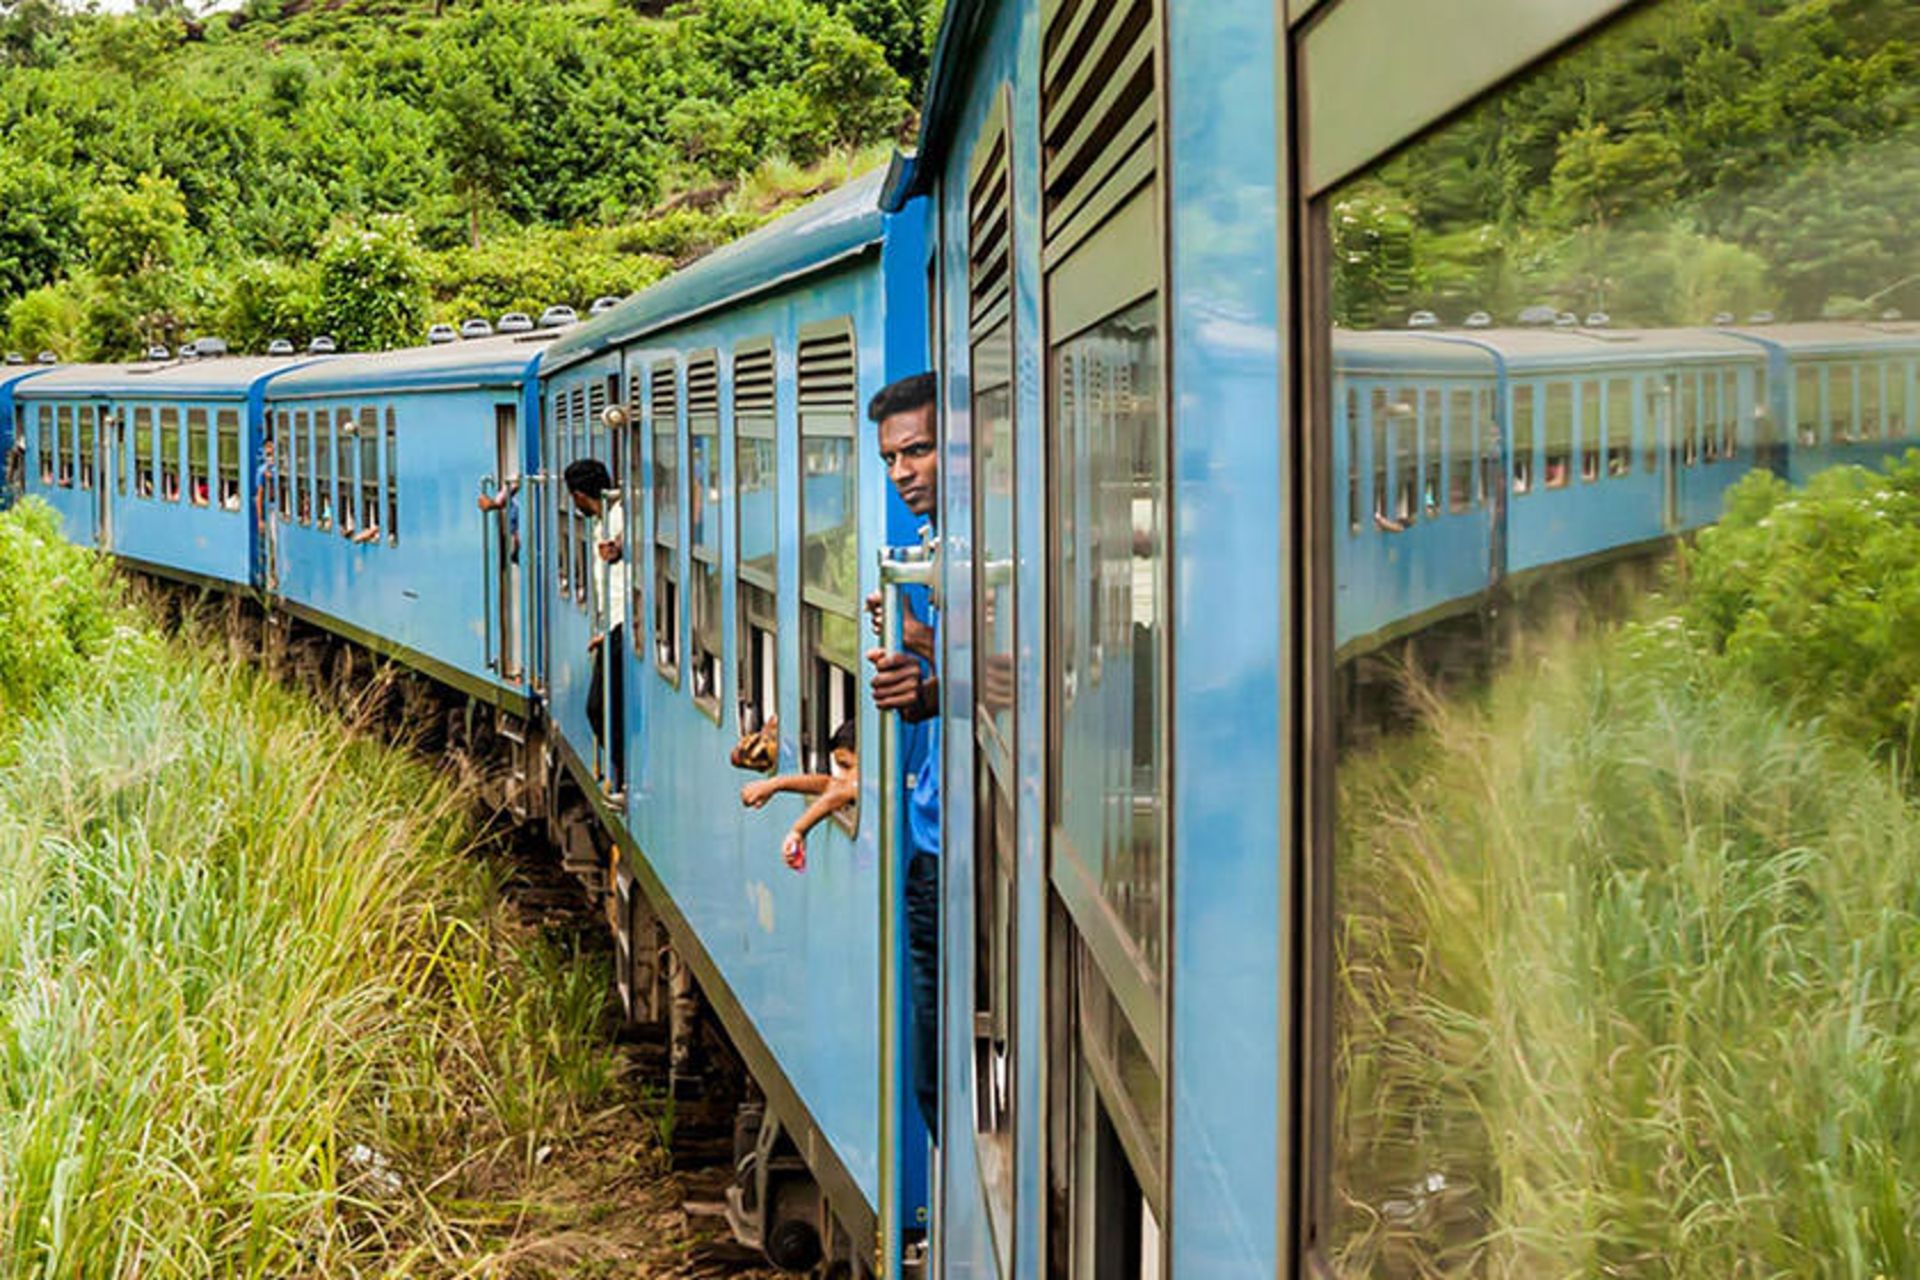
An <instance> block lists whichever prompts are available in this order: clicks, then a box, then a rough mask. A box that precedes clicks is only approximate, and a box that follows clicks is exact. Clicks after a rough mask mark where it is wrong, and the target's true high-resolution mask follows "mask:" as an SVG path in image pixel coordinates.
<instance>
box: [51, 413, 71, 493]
mask: <svg viewBox="0 0 1920 1280" xmlns="http://www.w3.org/2000/svg"><path fill="white" fill-rule="evenodd" d="M55 412H56V413H57V414H58V416H59V435H58V437H57V438H58V440H59V442H60V484H61V486H62V487H63V488H67V489H71V488H73V406H72V405H70V404H63V405H61V406H60V407H59V408H58V409H57V410H56V411H55Z"/></svg>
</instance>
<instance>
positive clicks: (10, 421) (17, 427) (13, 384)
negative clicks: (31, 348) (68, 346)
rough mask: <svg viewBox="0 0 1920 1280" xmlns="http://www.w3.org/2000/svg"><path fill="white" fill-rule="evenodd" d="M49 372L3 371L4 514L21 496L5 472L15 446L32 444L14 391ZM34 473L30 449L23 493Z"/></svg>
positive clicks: (0, 506)
mask: <svg viewBox="0 0 1920 1280" xmlns="http://www.w3.org/2000/svg"><path fill="white" fill-rule="evenodd" d="M46 372H48V370H47V369H46V368H30V369H22V368H17V367H16V368H6V369H0V511H5V510H6V509H7V508H8V507H9V506H11V505H13V501H14V499H15V497H16V496H18V495H17V494H16V493H15V492H14V489H13V486H12V484H11V483H10V477H9V476H8V475H7V473H6V470H5V467H6V464H7V462H8V461H9V460H10V459H11V458H12V457H13V446H14V443H15V441H19V442H21V443H22V444H23V445H27V444H28V443H29V442H28V441H27V431H26V424H25V423H24V422H23V421H21V420H20V417H19V415H18V414H17V413H16V412H15V404H14V391H15V388H17V387H18V386H19V385H20V384H21V383H22V382H24V381H26V380H27V379H28V378H32V377H35V376H36V375H38V374H42V373H46ZM32 469H33V451H32V449H31V448H28V450H27V453H26V455H25V456H24V457H23V458H22V459H21V461H20V475H19V482H20V492H21V493H24V492H25V491H26V486H27V484H28V482H29V478H30V475H31V473H32Z"/></svg>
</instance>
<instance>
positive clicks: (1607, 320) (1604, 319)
mask: <svg viewBox="0 0 1920 1280" xmlns="http://www.w3.org/2000/svg"><path fill="white" fill-rule="evenodd" d="M1612 323H1613V317H1612V316H1610V315H1608V314H1607V313H1606V312H1604V311H1589V312H1587V328H1589V329H1604V328H1606V327H1607V326H1608V325H1610V324H1612Z"/></svg>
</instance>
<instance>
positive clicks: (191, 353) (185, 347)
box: [180, 342, 200, 360]
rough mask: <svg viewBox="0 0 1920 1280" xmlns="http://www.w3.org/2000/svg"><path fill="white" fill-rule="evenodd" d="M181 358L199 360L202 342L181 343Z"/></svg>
mask: <svg viewBox="0 0 1920 1280" xmlns="http://www.w3.org/2000/svg"><path fill="white" fill-rule="evenodd" d="M180 358H181V359H182V360H198V359H199V358H200V344H199V343H197V342H183V343H181V344H180Z"/></svg>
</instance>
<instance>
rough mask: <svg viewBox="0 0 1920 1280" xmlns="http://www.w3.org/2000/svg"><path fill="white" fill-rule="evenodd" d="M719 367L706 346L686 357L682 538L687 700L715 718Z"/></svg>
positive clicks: (718, 649)
mask: <svg viewBox="0 0 1920 1280" xmlns="http://www.w3.org/2000/svg"><path fill="white" fill-rule="evenodd" d="M723 518H724V512H723V510H722V508H721V504H720V366H719V358H718V357H717V356H716V355H715V354H714V353H713V352H711V351H707V352H703V353H701V354H699V355H695V356H691V357H689V358H688V360H687V542H688V547H687V550H688V553H689V556H688V572H689V573H690V574H691V575H692V577H691V579H690V581H689V582H688V584H687V585H688V590H689V592H690V593H691V597H692V603H691V606H690V609H691V613H692V623H693V627H692V641H693V662H692V673H691V674H692V686H693V701H694V703H695V704H696V705H697V706H699V707H700V709H701V710H703V711H705V712H706V713H707V714H708V715H710V716H712V717H713V718H714V719H715V720H716V721H717V720H719V718H720V658H721V653H722V648H721V644H720V527H721V521H722V519H723Z"/></svg>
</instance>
